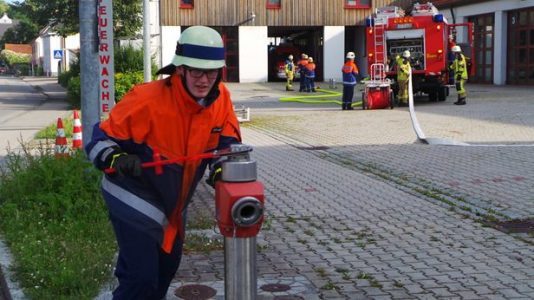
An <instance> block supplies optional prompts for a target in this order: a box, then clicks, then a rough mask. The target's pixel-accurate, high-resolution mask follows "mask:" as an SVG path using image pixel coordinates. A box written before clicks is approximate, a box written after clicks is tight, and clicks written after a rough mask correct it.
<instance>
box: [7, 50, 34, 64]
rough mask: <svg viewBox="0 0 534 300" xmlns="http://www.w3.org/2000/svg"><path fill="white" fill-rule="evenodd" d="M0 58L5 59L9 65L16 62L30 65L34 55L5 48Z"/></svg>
mask: <svg viewBox="0 0 534 300" xmlns="http://www.w3.org/2000/svg"><path fill="white" fill-rule="evenodd" d="M0 58H1V59H2V60H4V61H5V62H6V63H7V64H8V65H9V66H14V65H16V64H26V65H29V64H30V62H31V59H32V56H31V54H25V53H17V52H13V51H11V50H6V49H4V50H2V51H1V52H0Z"/></svg>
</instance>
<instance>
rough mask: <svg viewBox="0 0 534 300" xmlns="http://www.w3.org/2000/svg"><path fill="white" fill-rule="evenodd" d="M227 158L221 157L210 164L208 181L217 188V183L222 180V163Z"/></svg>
mask: <svg viewBox="0 0 534 300" xmlns="http://www.w3.org/2000/svg"><path fill="white" fill-rule="evenodd" d="M225 160H226V157H221V158H219V159H217V160H216V161H215V162H213V163H212V164H211V165H210V172H209V174H208V178H207V179H206V183H207V184H208V185H209V186H211V187H213V188H215V183H216V182H217V181H219V180H221V177H222V164H223V162H224V161H225Z"/></svg>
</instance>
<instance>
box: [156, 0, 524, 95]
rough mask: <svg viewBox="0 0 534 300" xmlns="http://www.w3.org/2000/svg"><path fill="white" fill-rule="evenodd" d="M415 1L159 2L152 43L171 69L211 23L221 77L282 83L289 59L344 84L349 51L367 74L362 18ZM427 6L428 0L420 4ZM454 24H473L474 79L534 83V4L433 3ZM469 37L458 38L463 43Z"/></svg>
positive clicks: (319, 78)
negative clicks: (192, 36) (186, 41)
mask: <svg viewBox="0 0 534 300" xmlns="http://www.w3.org/2000/svg"><path fill="white" fill-rule="evenodd" d="M414 2H417V1H411V0H159V1H158V0H156V1H151V36H152V38H151V45H152V52H153V53H156V57H157V60H158V63H159V64H160V65H162V66H163V65H166V64H169V63H170V62H171V60H172V58H173V56H174V51H175V47H176V41H177V40H178V38H179V37H180V33H181V32H182V31H183V30H184V29H185V28H187V27H188V26H193V25H205V26H210V27H212V28H214V29H216V30H217V31H219V32H220V33H221V35H222V36H223V39H224V41H225V44H226V50H227V51H226V63H227V68H225V72H224V79H225V80H226V81H229V82H265V81H277V80H280V78H279V67H280V65H281V64H283V62H284V61H285V59H286V58H287V56H288V55H289V54H292V55H293V56H294V58H295V59H294V60H295V61H297V60H298V58H299V57H300V54H301V53H306V54H308V55H309V56H311V57H313V59H314V61H315V63H316V64H317V70H316V71H317V78H316V79H317V81H324V80H328V79H330V78H334V79H336V80H337V81H339V80H340V79H341V71H340V68H341V66H342V64H343V62H344V57H345V54H346V53H347V52H348V51H354V52H355V53H356V63H357V65H358V67H359V68H360V72H361V74H362V75H366V73H367V72H366V70H367V61H366V59H365V58H366V55H367V54H366V50H365V20H366V18H367V17H369V16H371V15H372V14H373V13H374V12H375V9H376V8H379V7H384V6H392V5H394V6H399V7H401V8H402V9H404V10H405V11H406V12H409V11H410V7H411V6H412V4H413V3H414ZM419 2H421V3H424V2H427V1H426V0H420V1H419ZM430 2H432V3H433V4H434V5H435V6H436V7H437V8H438V9H439V11H440V13H441V14H443V15H445V17H446V19H447V20H448V22H449V23H464V22H473V23H474V38H475V39H474V50H475V58H474V63H475V70H476V71H475V72H476V75H475V76H474V77H472V78H470V82H476V83H488V84H497V85H503V84H520V85H534V0H516V1H509V0H490V1H488V0H486V1H483V0H434V1H430ZM465 36H467V35H466V34H465V33H464V34H463V35H462V34H459V35H458V37H459V38H460V39H461V38H465Z"/></svg>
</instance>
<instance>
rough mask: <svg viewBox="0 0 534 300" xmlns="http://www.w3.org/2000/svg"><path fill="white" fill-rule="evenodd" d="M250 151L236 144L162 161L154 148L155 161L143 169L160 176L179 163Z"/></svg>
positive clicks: (109, 170) (248, 148) (143, 166)
mask: <svg viewBox="0 0 534 300" xmlns="http://www.w3.org/2000/svg"><path fill="white" fill-rule="evenodd" d="M250 151H252V147H251V146H248V145H243V144H234V145H230V147H228V148H225V149H222V150H215V151H212V152H207V153H201V154H195V155H191V156H182V157H178V158H173V159H161V154H160V153H159V151H158V149H157V148H153V150H152V152H153V154H152V158H153V160H154V161H151V162H145V163H142V164H141V167H142V168H143V169H146V168H154V172H155V173H156V175H160V174H162V173H163V168H162V167H163V166H165V165H171V164H177V163H181V162H185V161H194V160H202V159H206V158H217V157H221V156H232V155H239V154H243V153H247V152H250ZM115 172H116V170H115V168H107V169H104V173H106V174H113V173H115Z"/></svg>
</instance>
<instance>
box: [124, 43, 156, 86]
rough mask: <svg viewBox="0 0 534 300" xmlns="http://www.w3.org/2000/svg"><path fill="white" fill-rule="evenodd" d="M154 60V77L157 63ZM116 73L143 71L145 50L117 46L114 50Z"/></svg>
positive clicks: (152, 72) (152, 71)
mask: <svg viewBox="0 0 534 300" xmlns="http://www.w3.org/2000/svg"><path fill="white" fill-rule="evenodd" d="M151 60H152V64H151V66H152V70H151V74H152V78H154V76H155V74H156V71H157V69H156V63H155V62H154V57H152V58H151ZM114 63H115V73H116V74H118V73H130V72H137V71H142V70H143V69H144V51H143V49H137V48H134V47H132V46H125V47H115V50H114Z"/></svg>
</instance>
